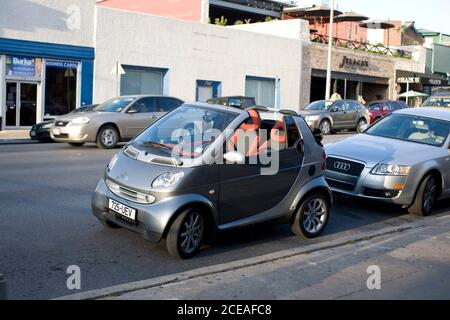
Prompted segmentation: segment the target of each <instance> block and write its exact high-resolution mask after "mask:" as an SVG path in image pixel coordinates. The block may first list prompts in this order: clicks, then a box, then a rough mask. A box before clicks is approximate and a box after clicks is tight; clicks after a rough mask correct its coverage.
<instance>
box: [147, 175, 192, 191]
mask: <svg viewBox="0 0 450 320" xmlns="http://www.w3.org/2000/svg"><path fill="white" fill-rule="evenodd" d="M183 177H184V173H183V172H165V173H163V174H161V175H159V176H158V177H157V178H156V179H155V180H154V181H153V183H152V187H153V188H163V189H166V188H169V187H172V186H174V185H176V184H177V183H178V182H180V180H181V179H183Z"/></svg>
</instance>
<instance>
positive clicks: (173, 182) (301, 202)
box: [92, 103, 332, 259]
mask: <svg viewBox="0 0 450 320" xmlns="http://www.w3.org/2000/svg"><path fill="white" fill-rule="evenodd" d="M186 127H197V128H198V132H197V134H196V133H195V132H191V131H189V130H179V128H186ZM205 129H206V130H205ZM213 132H214V134H213V135H211V134H210V133H213ZM247 138H248V139H247ZM246 141H247V142H249V143H246ZM222 151H223V152H222ZM269 154H270V155H272V157H273V158H272V159H271V160H275V161H272V162H271V164H273V165H274V167H272V168H271V169H270V168H269V167H268V166H267V165H266V164H264V163H267V162H265V161H260V160H261V159H263V158H265V157H266V156H268V155H269ZM275 155H276V156H275ZM325 158H326V156H325V153H324V150H323V148H322V146H320V145H319V144H318V143H317V142H316V138H315V137H314V136H313V134H312V133H311V130H310V129H309V128H308V125H307V124H306V123H305V121H304V120H303V119H302V118H301V117H299V116H293V115H287V114H282V113H277V112H271V111H270V112H267V111H266V112H263V111H261V112H259V111H258V110H256V109H254V108H253V109H249V110H240V109H239V108H226V107H224V106H218V105H208V104H203V103H202V104H200V103H196V104H184V105H183V106H181V107H179V108H177V109H176V110H174V111H172V112H171V113H169V114H168V115H167V116H165V117H162V118H161V119H159V120H158V121H157V122H155V123H153V124H152V125H150V126H149V127H148V128H147V129H145V130H144V131H143V132H142V133H140V134H139V135H138V136H137V137H136V138H135V139H134V140H133V141H132V142H131V143H129V144H128V145H127V146H126V147H125V148H123V149H122V150H121V151H119V152H118V153H117V155H116V156H115V157H114V158H113V159H112V160H111V162H110V163H109V165H108V167H107V169H106V171H105V175H104V177H103V178H102V179H101V180H100V182H99V183H98V185H97V188H96V190H95V191H94V194H93V197H92V210H93V214H94V215H95V216H96V217H97V218H98V219H99V220H100V221H101V222H102V223H103V224H104V225H106V226H107V227H112V228H114V227H124V228H126V229H129V230H131V231H134V232H137V233H140V234H141V235H142V236H143V237H144V238H146V239H148V240H150V241H154V242H159V241H160V240H162V239H165V240H166V241H165V242H166V246H167V249H168V251H169V253H170V254H171V255H173V256H174V257H178V258H184V259H186V258H191V257H193V256H194V255H195V254H196V253H197V252H198V251H199V249H200V246H201V245H202V242H203V240H204V239H208V238H210V237H211V236H212V235H213V234H215V233H216V232H217V231H222V230H223V231H224V230H231V229H236V228H240V227H244V226H251V225H255V224H259V223H263V222H268V221H273V220H278V221H280V220H279V219H283V218H284V221H285V222H286V223H289V224H290V225H291V228H292V231H293V233H294V234H296V235H298V236H300V237H305V238H316V237H318V236H320V234H321V233H322V231H323V230H324V229H325V227H326V225H327V222H328V218H329V213H330V211H329V208H330V205H331V202H332V196H331V193H330V191H329V188H328V185H327V183H326V182H325V179H324V177H323V170H324V169H325ZM258 159H260V160H258ZM254 160H255V161H254ZM266 170H267V171H266Z"/></svg>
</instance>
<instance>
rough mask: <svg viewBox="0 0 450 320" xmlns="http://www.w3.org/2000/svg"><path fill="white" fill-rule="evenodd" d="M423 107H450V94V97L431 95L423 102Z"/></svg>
mask: <svg viewBox="0 0 450 320" xmlns="http://www.w3.org/2000/svg"><path fill="white" fill-rule="evenodd" d="M422 107H446V108H450V96H449V97H430V98H428V99H427V100H426V101H425V102H424V103H423V106H422Z"/></svg>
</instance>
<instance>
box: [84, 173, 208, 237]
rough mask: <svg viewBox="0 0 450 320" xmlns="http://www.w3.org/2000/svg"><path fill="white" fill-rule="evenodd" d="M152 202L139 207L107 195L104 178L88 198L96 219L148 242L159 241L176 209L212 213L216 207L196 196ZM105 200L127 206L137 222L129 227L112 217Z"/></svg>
mask: <svg viewBox="0 0 450 320" xmlns="http://www.w3.org/2000/svg"><path fill="white" fill-rule="evenodd" d="M154 196H155V197H156V202H155V203H153V204H140V203H136V202H133V201H129V200H126V199H124V198H122V197H119V196H117V195H115V194H114V193H112V192H111V190H109V189H108V187H107V186H106V183H105V181H104V179H102V180H100V181H99V183H98V184H97V187H96V188H95V191H94V194H93V195H92V213H93V214H94V215H95V216H96V217H97V218H98V219H100V220H103V221H109V222H113V223H115V224H117V225H119V226H121V227H123V228H125V229H128V230H131V231H134V232H136V233H139V234H141V235H142V236H143V237H144V238H145V239H147V240H149V241H151V242H159V241H160V240H161V239H162V237H163V235H164V231H165V230H166V228H167V227H168V226H169V225H170V223H171V221H172V218H173V217H174V215H175V214H176V213H177V212H178V211H179V210H180V208H183V207H185V206H186V205H189V204H190V203H203V204H204V205H206V206H207V207H209V208H210V209H211V212H213V213H214V212H216V207H215V206H214V204H213V203H212V202H210V201H208V200H207V199H206V198H203V197H202V196H200V195H196V194H182V195H174V196H168V197H165V198H164V197H161V195H154ZM109 199H112V200H115V201H117V202H119V203H122V204H124V205H127V206H129V207H131V208H133V209H136V211H137V216H136V219H137V223H136V224H135V225H133V224H129V223H127V222H125V221H123V220H121V219H119V218H117V217H116V216H115V214H114V213H113V212H111V211H110V210H109V205H108V204H109Z"/></svg>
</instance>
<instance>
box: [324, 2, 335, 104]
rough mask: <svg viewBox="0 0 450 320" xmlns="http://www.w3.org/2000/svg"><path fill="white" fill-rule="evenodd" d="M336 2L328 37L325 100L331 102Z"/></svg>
mask: <svg viewBox="0 0 450 320" xmlns="http://www.w3.org/2000/svg"><path fill="white" fill-rule="evenodd" d="M334 1H335V0H331V10H330V30H329V35H328V64H327V86H326V93H325V99H326V100H330V97H331V50H332V48H333V43H332V42H333V23H334Z"/></svg>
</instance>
